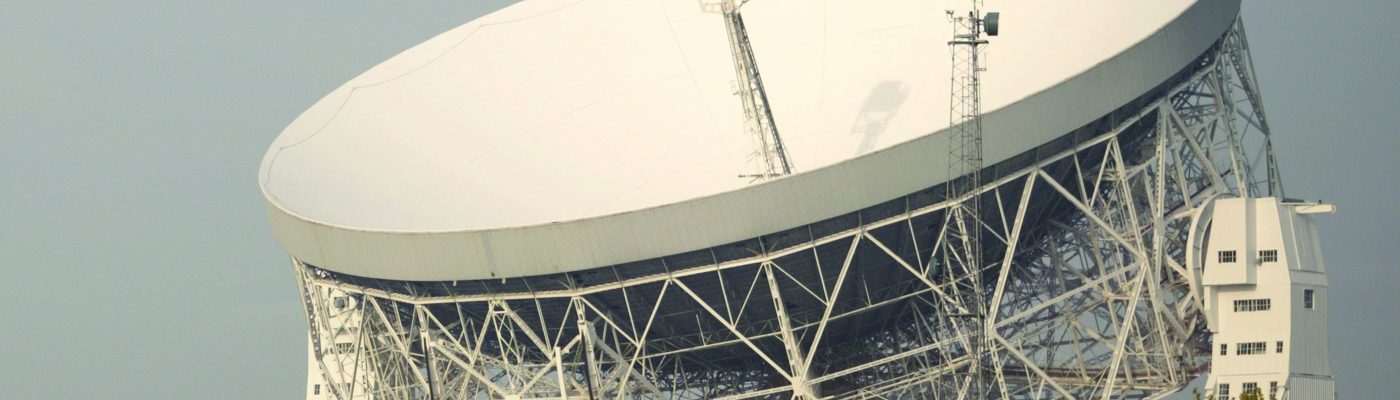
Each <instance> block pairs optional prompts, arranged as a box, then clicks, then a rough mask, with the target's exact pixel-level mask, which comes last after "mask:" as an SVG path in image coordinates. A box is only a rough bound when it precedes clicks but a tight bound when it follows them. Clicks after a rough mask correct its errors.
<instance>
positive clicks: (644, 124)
mask: <svg viewBox="0 0 1400 400" xmlns="http://www.w3.org/2000/svg"><path fill="white" fill-rule="evenodd" d="M958 3H961V2H958ZM713 4H720V7H719V10H720V12H719V13H714V12H709V11H714V10H715V8H714V7H700V6H697V5H696V4H695V3H693V2H687V1H677V2H671V1H663V2H628V1H608V0H574V1H564V0H530V1H522V2H520V3H517V4H515V5H512V6H510V7H507V8H505V9H502V10H500V11H498V12H495V13H492V14H490V15H487V16H484V17H482V18H480V19H477V20H475V21H471V22H469V23H467V24H465V25H462V26H460V27H457V28H455V29H452V30H450V31H448V32H445V33H443V34H441V35H439V36H437V37H435V38H433V39H430V40H428V41H426V42H424V43H422V44H419V45H417V46H415V47H413V48H411V49H408V50H406V51H404V52H403V53H401V54H399V55H397V56H395V57H393V58H391V59H389V60H388V61H385V62H384V63H382V64H380V65H378V66H376V67H374V68H373V69H370V70H369V71H367V72H365V73H364V74H362V75H360V76H358V77H356V78H354V79H353V80H351V81H350V82H348V83H346V84H345V85H344V86H342V87H340V88H339V89H336V90H335V91H333V92H332V93H330V94H329V95H327V96H326V97H325V98H323V99H322V100H320V101H319V102H317V103H316V104H315V105H313V106H312V107H311V108H310V109H308V110H307V111H306V112H305V113H303V114H302V115H301V116H300V117H298V118H297V119H296V120H295V121H294V122H292V123H291V125H290V126H288V127H287V128H286V130H285V131H283V132H282V134H281V135H280V136H279V137H278V138H277V139H276V141H275V142H274V143H273V144H272V145H271V147H270V148H269V150H268V152H267V154H266V156H265V157H264V159H263V162H262V165H261V169H260V172H259V184H260V186H261V189H262V193H263V194H264V197H265V200H266V203H267V208H268V214H269V217H270V220H271V225H272V230H273V233H274V235H275V237H276V238H277V240H278V241H279V243H281V245H282V246H283V247H284V248H285V249H286V250H287V251H288V253H290V255H291V257H292V266H293V268H292V270H293V272H294V275H295V277H296V280H297V284H298V287H299V289H300V293H301V296H302V298H303V301H304V306H305V310H306V314H307V317H308V323H309V331H308V332H309V334H308V337H309V351H308V360H309V363H310V371H309V376H308V388H307V395H308V397H309V398H315V399H321V398H340V399H545V398H553V399H561V398H576V399H582V398H592V399H598V398H610V399H611V398H647V399H713V398H722V399H743V398H803V399H816V398H822V399H827V398H832V399H835V398H867V399H926V398H935V399H962V398H1013V399H1054V398H1076V399H1078V398H1100V399H1142V398H1158V397H1161V396H1163V395H1166V394H1168V393H1171V392H1172V391H1175V390H1177V389H1179V388H1181V387H1183V386H1184V385H1185V384H1186V383H1187V382H1189V381H1191V380H1192V379H1194V378H1195V377H1198V376H1201V375H1202V374H1204V373H1206V372H1208V371H1209V370H1210V369H1211V368H1216V370H1215V371H1213V373H1212V379H1213V381H1212V388H1217V387H1220V388H1226V389H1227V390H1229V388H1233V389H1232V390H1235V393H1236V395H1238V394H1239V393H1242V391H1243V390H1248V389H1249V388H1252V387H1257V388H1267V387H1268V386H1269V385H1267V383H1268V382H1275V383H1278V384H1279V386H1281V387H1283V388H1284V390H1285V393H1287V391H1288V390H1293V391H1294V393H1299V392H1307V393H1313V392H1308V390H1316V393H1330V387H1331V386H1330V385H1331V381H1330V370H1327V367H1326V365H1325V358H1326V348H1325V332H1323V333H1322V334H1321V336H1317V335H1313V334H1297V333H1295V334H1292V336H1288V338H1287V339H1285V338H1283V337H1279V339H1278V340H1280V341H1279V342H1278V343H1279V345H1278V348H1279V354H1285V355H1287V354H1292V352H1293V350H1292V348H1293V347H1299V346H1303V344H1302V343H1313V342H1314V341H1316V340H1318V339H1316V338H1315V337H1314V336H1317V337H1321V338H1322V339H1320V340H1321V342H1322V343H1323V345H1322V350H1321V351H1322V353H1320V354H1321V356H1322V358H1323V360H1324V361H1323V364H1322V366H1321V367H1306V368H1305V367H1299V366H1293V367H1288V368H1292V370H1277V371H1276V370H1269V371H1263V370H1258V369H1257V368H1256V367H1255V365H1256V364H1260V363H1264V361H1260V360H1265V359H1264V358H1255V359H1248V358H1237V356H1236V354H1235V351H1236V349H1237V348H1238V349H1239V351H1241V353H1240V354H1242V355H1240V356H1238V357H1252V356H1251V355H1248V354H1254V353H1251V352H1253V351H1254V348H1255V347H1256V346H1255V343H1256V342H1259V343H1267V344H1268V346H1267V347H1268V348H1265V349H1263V350H1265V351H1266V352H1267V353H1269V354H1274V353H1272V352H1271V351H1272V350H1274V348H1273V347H1272V346H1273V343H1274V339H1273V337H1272V336H1269V337H1268V338H1265V337H1264V336H1267V335H1271V334H1272V333H1267V332H1265V333H1260V332H1264V331H1259V330H1258V329H1254V328H1252V327H1247V326H1245V325H1240V324H1236V323H1234V322H1230V321H1233V320H1234V319H1236V318H1237V317H1236V316H1235V314H1233V313H1234V312H1233V311H1229V310H1228V308H1229V306H1227V305H1228V304H1231V303H1229V302H1234V303H1233V304H1235V305H1234V307H1235V310H1236V311H1238V310H1239V307H1240V304H1241V303H1239V301H1242V300H1253V298H1252V297H1250V296H1254V294H1253V293H1256V291H1260V292H1261V293H1262V291H1263V290H1264V289H1263V288H1264V287H1265V286H1267V285H1274V284H1275V283H1278V282H1284V281H1274V280H1270V279H1275V278H1269V277H1272V276H1275V275H1276V274H1277V272H1276V271H1284V272H1283V273H1282V276H1285V277H1287V276H1293V275H1289V273H1288V271H1295V270H1296V271H1300V272H1299V273H1302V272H1308V273H1309V274H1311V275H1306V277H1307V278H1306V279H1309V280H1307V281H1306V282H1303V283H1298V282H1302V281H1290V282H1294V283H1293V285H1295V286H1296V285H1304V284H1306V285H1310V286H1306V287H1307V288H1310V289H1303V290H1310V291H1309V292H1307V293H1309V294H1307V295H1306V296H1308V297H1306V299H1307V300H1306V301H1305V297H1304V295H1303V294H1302V293H1303V292H1298V300H1297V305H1296V307H1298V309H1303V308H1302V307H1304V305H1307V307H1313V308H1307V309H1315V307H1317V306H1318V302H1319V301H1321V300H1320V299H1321V298H1322V297H1319V296H1320V295H1321V294H1323V293H1325V280H1320V281H1318V280H1317V279H1320V278H1317V277H1319V276H1321V274H1320V272H1321V259H1320V253H1318V252H1316V251H1315V250H1316V247H1317V246H1316V235H1315V232H1314V230H1312V225H1311V219H1310V218H1311V217H1310V216H1309V215H1311V214H1315V213H1317V212H1326V211H1330V208H1328V207H1327V206H1325V205H1316V204H1302V203H1299V202H1297V201H1293V200H1288V199H1286V198H1285V197H1284V193H1283V189H1284V188H1283V182H1282V179H1281V178H1280V176H1279V173H1278V169H1277V168H1276V166H1275V165H1276V164H1275V161H1274V156H1273V152H1272V148H1271V145H1270V137H1269V132H1270V131H1269V124H1268V120H1267V118H1265V113H1264V109H1263V106H1262V98H1261V95H1260V90H1259V87H1258V84H1257V82H1256V81H1255V79H1254V70H1253V68H1254V66H1253V65H1252V63H1251V61H1250V58H1249V48H1248V44H1247V41H1246V40H1245V34H1244V27H1243V23H1242V22H1241V20H1240V19H1239V17H1238V14H1239V5H1240V4H1239V1H1236V0H1216V1H1190V0H1168V1H1154V2H1121V1H1109V0H1085V1H1076V2H1006V3H1005V4H992V6H993V7H991V8H995V9H996V11H999V12H1001V14H1000V15H1001V17H1000V18H999V19H1000V25H1001V28H1000V29H999V30H1000V32H999V34H998V36H997V37H996V38H995V39H994V40H993V41H992V42H991V43H990V44H989V45H988V46H987V47H986V48H985V49H984V51H985V53H984V55H985V58H984V59H983V62H985V63H986V65H988V66H990V69H988V70H986V71H985V72H983V73H982V77H983V80H982V81H981V86H980V89H979V90H980V92H978V93H979V98H978V100H977V101H978V103H977V104H978V109H977V110H976V115H977V119H978V121H980V122H979V127H978V129H979V132H978V135H977V146H979V149H978V151H977V154H976V155H977V158H978V159H977V163H976V164H975V165H976V168H974V169H972V170H970V171H968V170H964V169H958V168H950V163H952V161H951V160H950V157H954V155H957V154H969V153H959V151H958V149H957V148H956V146H955V145H953V143H954V142H955V140H953V139H954V138H957V137H963V136H960V135H961V134H960V133H957V132H955V131H957V130H958V129H961V128H960V127H962V126H963V125H961V123H959V121H960V120H961V119H959V118H964V117H958V116H954V115H950V113H949V112H948V111H949V110H957V109H958V108H957V104H955V103H956V102H957V101H959V97H958V96H956V95H953V96H950V94H949V91H950V85H949V81H948V79H949V77H950V76H958V75H957V74H956V73H955V72H954V71H953V70H952V68H955V65H957V64H956V63H950V60H951V59H953V58H952V57H953V52H954V51H956V49H953V48H951V47H950V46H949V44H948V41H949V38H950V37H952V34H953V32H954V31H955V29H954V24H957V23H961V22H959V20H949V18H947V17H946V14H945V10H944V9H943V8H944V7H945V5H943V4H932V3H930V2H927V1H922V0H892V1H880V2H828V3H825V4H817V3H814V2H810V1H801V0H762V1H753V2H749V3H748V4H745V5H744V6H743V8H742V17H740V16H739V14H738V12H739V11H738V10H739V9H738V8H733V9H732V10H731V9H727V8H725V7H726V6H725V4H729V5H730V6H736V4H735V3H732V2H718V3H712V5H713ZM989 9H990V8H989ZM707 10H708V11H707ZM970 16H971V17H975V18H981V17H982V16H983V15H982V14H978V13H973V14H970ZM736 20H737V24H736V23H735V21H736ZM736 26H737V27H738V29H737V33H739V34H741V35H736V29H735V27H736ZM988 33H991V32H990V31H989V32H988ZM740 36H741V38H740ZM740 39H741V40H740ZM735 57H744V58H746V60H743V61H742V62H736V61H735ZM759 65H761V67H762V68H761V70H762V78H763V79H761V80H759V81H760V83H758V86H757V87H758V89H755V86H754V85H753V84H752V83H751V82H748V80H749V77H756V76H758V75H757V74H758V70H759V68H758V66H759ZM736 77H737V79H736ZM956 85H957V83H956V82H954V86H956ZM953 114H956V112H955V113H953ZM960 115H966V114H960ZM955 119H957V120H955ZM777 126H781V127H782V136H781V139H779V136H778V134H777ZM950 126H952V127H953V128H952V129H950V128H949V127H950ZM755 139H758V141H759V142H760V144H759V146H760V147H759V149H758V150H757V151H756V150H755V147H754V146H755V145H754V144H753V142H754V141H755ZM769 139H771V140H769ZM765 140H766V141H765ZM755 155H758V156H759V158H760V159H761V160H763V162H762V163H761V165H760V169H758V171H759V172H757V175H758V178H760V179H739V178H736V174H737V175H741V176H743V175H746V174H748V175H749V176H754V175H752V174H755V172H754V171H755V169H754V168H753V165H754V163H753V160H754V159H755ZM789 156H790V157H791V159H792V160H796V161H797V162H796V163H795V164H790V163H789V161H788V160H789V158H788V157H789ZM793 165H795V166H796V167H800V168H796V167H793ZM960 165H963V164H960ZM966 165H970V164H966ZM789 172H790V173H789ZM974 176H975V178H971V177H974ZM969 202H971V204H976V206H975V207H966V204H969ZM1251 210H1254V211H1251ZM1258 210H1273V211H1271V212H1273V214H1272V215H1274V216H1275V217H1267V218H1266V217H1257V218H1256V216H1255V211H1258ZM1259 212H1260V213H1263V211H1259ZM960 214H961V215H963V217H956V216H957V215H960ZM1246 214H1247V215H1249V216H1250V217H1248V218H1244V219H1240V218H1243V217H1239V216H1240V215H1246ZM1258 215H1265V214H1258ZM1270 218H1272V219H1270ZM950 220H957V221H964V222H965V224H963V225H961V226H959V227H957V228H954V229H950V228H949V227H950V226H957V225H956V224H950V223H949V221H950ZM1229 221H1234V222H1229ZM1258 221H1266V222H1267V221H1274V222H1273V225H1270V226H1271V228H1267V229H1266V228H1259V230H1258V232H1260V233H1258V234H1257V235H1256V234H1255V233H1249V234H1248V235H1246V234H1245V233H1238V232H1236V231H1237V230H1238V231H1239V232H1246V231H1247V232H1256V230H1255V229H1254V228H1248V227H1250V226H1254V225H1251V224H1260V223H1265V222H1258ZM1280 221H1282V222H1280ZM1261 226H1262V225H1261ZM1241 227H1244V228H1241ZM1275 234H1276V235H1275ZM1237 235H1246V236H1247V241H1242V242H1239V243H1236V242H1232V241H1231V240H1234V239H1232V238H1235V237H1236V236H1237ZM1271 235H1272V236H1271ZM1279 235H1282V236H1279ZM970 236H975V237H976V238H977V240H976V242H977V243H976V246H962V245H956V244H952V245H950V243H951V241H954V240H959V241H963V240H965V238H967V237H970ZM1246 236H1240V237H1246ZM1275 236H1277V237H1279V238H1281V239H1278V240H1274V239H1268V240H1273V241H1272V242H1267V243H1266V240H1265V238H1273V237H1275ZM1256 239H1257V240H1256ZM1241 240H1245V239H1241ZM1275 242H1277V243H1280V244H1277V245H1274V244H1269V243H1275ZM964 243H965V242H964ZM1236 245H1238V246H1240V247H1238V250H1228V251H1229V252H1230V257H1229V258H1228V259H1229V260H1230V261H1229V262H1228V263H1235V260H1237V258H1236V253H1235V252H1236V251H1238V252H1239V253H1238V254H1239V255H1238V260H1240V262H1238V263H1235V264H1227V262H1226V261H1224V260H1226V257H1225V256H1224V253H1225V252H1226V251H1227V250H1224V249H1227V248H1232V247H1229V246H1236ZM1222 246H1223V247H1222ZM1267 246H1275V247H1274V248H1268V247H1267ZM1302 247H1307V248H1308V249H1310V250H1306V251H1303V250H1298V248H1302ZM969 249H971V250H969ZM1271 249H1272V250H1276V252H1275V253H1272V254H1273V258H1272V260H1274V261H1272V262H1276V263H1280V264H1283V265H1287V267H1274V266H1272V264H1269V262H1271V261H1266V260H1270V259H1271V258H1270V257H1268V256H1267V255H1268V254H1270V253H1266V250H1271ZM1256 250H1258V252H1257V254H1256ZM1217 252H1218V253H1219V254H1218V255H1219V257H1217ZM967 260H975V261H974V262H968V261H967ZM1313 260H1315V262H1313ZM1230 268H1237V269H1230ZM1269 268H1286V269H1275V270H1271V269H1269ZM1308 268H1315V269H1316V271H1313V272H1309V271H1311V270H1307V269H1308ZM1305 270H1306V271H1305ZM1298 276H1304V275H1298ZM1278 279H1285V278H1278ZM1300 279H1301V278H1300ZM1279 284H1280V285H1282V283H1279ZM1275 286H1277V285H1275ZM1275 286H1268V287H1270V288H1274V287H1275ZM1277 287H1278V288H1283V287H1293V286H1287V285H1284V286H1277ZM1269 290H1274V289H1269ZM1278 290H1280V292H1279V293H1280V294H1277V295H1276V296H1274V297H1271V299H1273V301H1272V303H1270V304H1271V305H1272V307H1274V308H1277V309H1279V310H1282V311H1284V312H1287V310H1288V308H1287V307H1294V305H1292V304H1293V302H1291V301H1287V299H1289V298H1290V297H1289V296H1291V295H1292V293H1293V292H1295V291H1292V290H1289V291H1283V289H1278ZM1244 304H1246V308H1250V309H1254V308H1261V307H1262V308H1264V310H1268V307H1263V306H1261V305H1260V304H1262V303H1250V302H1246V303H1244ZM1279 310H1276V311H1279ZM1265 312H1269V311H1265ZM1294 315H1295V317H1294V318H1293V320H1292V321H1314V322H1312V323H1315V321H1316V319H1308V318H1314V317H1306V315H1307V314H1296V313H1295V314H1294ZM1298 315H1304V317H1298ZM1322 315H1323V316H1321V317H1315V318H1325V314H1322ZM1298 323H1303V322H1292V324H1293V325H1286V326H1281V327H1276V328H1277V329H1278V330H1281V332H1283V331H1288V330H1289V329H1293V330H1294V331H1297V329H1298V328H1297V326H1298V325H1297V324H1298ZM1290 326H1291V328H1290ZM1261 329H1262V328H1261ZM1270 329H1275V328H1270ZM1269 332H1273V331H1269ZM1212 334H1214V335H1215V336H1214V337H1213V336H1212ZM1251 335H1253V336H1251ZM1308 335H1312V336H1308ZM1308 337H1314V338H1312V339H1308ZM1222 338H1229V340H1230V342H1229V343H1224V342H1221V343H1216V342H1217V341H1220V340H1223V339H1222ZM1284 340H1287V341H1289V343H1293V344H1289V345H1288V346H1287V347H1288V348H1289V349H1290V350H1289V351H1288V352H1285V351H1284V350H1283V349H1284V348H1285V345H1284V344H1283V343H1284ZM1217 344H1225V345H1227V346H1228V349H1229V351H1228V353H1229V354H1228V355H1223V354H1222V355H1216V354H1220V353H1217V352H1216V350H1220V351H1222V352H1227V351H1226V350H1225V349H1226V348H1223V347H1222V348H1217ZM1295 344H1296V345H1295ZM1246 349H1247V350H1248V352H1244V351H1245V350H1246ZM1309 354H1314V353H1309ZM1265 356H1269V355H1268V354H1266V355H1265ZM1213 357H1214V359H1213ZM1223 357H1228V358H1223ZM1268 360H1274V361H1277V360H1275V359H1272V358H1270V359H1268ZM1227 364H1228V365H1231V366H1230V367H1222V366H1224V365H1227ZM1287 364H1288V363H1284V365H1287ZM1260 365H1263V364H1260ZM1220 368H1234V369H1233V370H1228V371H1236V372H1239V373H1221V372H1222V371H1224V370H1221V369H1220ZM1249 368H1256V369H1249ZM1259 368H1263V367H1259ZM1278 368H1284V367H1278ZM1309 368H1311V369H1309ZM1240 371H1243V372H1240ZM1266 372H1267V373H1269V374H1274V375H1267V376H1266V375H1265V373H1266ZM1298 374H1302V375H1298ZM1300 376H1306V377H1311V378H1306V379H1314V380H1316V382H1314V381H1308V380H1306V379H1305V378H1302V377H1300ZM1256 377H1262V378H1256ZM1269 377H1273V378H1269ZM1316 377H1325V378H1326V379H1322V378H1316ZM1270 379H1273V380H1272V381H1271V380H1270ZM1250 384H1253V385H1255V386H1251V385H1250ZM1216 385H1224V386H1216ZM1232 385H1233V386H1232ZM1300 398H1301V397H1300ZM1309 398H1311V397H1309Z"/></svg>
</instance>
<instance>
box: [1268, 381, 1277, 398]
mask: <svg viewBox="0 0 1400 400" xmlns="http://www.w3.org/2000/svg"><path fill="white" fill-rule="evenodd" d="M1269 398H1270V399H1277V398H1278V381H1273V382H1269Z"/></svg>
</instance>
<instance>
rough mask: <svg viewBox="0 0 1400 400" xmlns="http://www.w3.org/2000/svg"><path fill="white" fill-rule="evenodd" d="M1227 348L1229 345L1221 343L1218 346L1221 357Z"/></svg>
mask: <svg viewBox="0 0 1400 400" xmlns="http://www.w3.org/2000/svg"><path fill="white" fill-rule="evenodd" d="M1229 347H1230V345H1228V344H1224V343H1221V344H1220V355H1222V356H1223V355H1225V351H1226V349H1228V348H1229Z"/></svg>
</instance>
